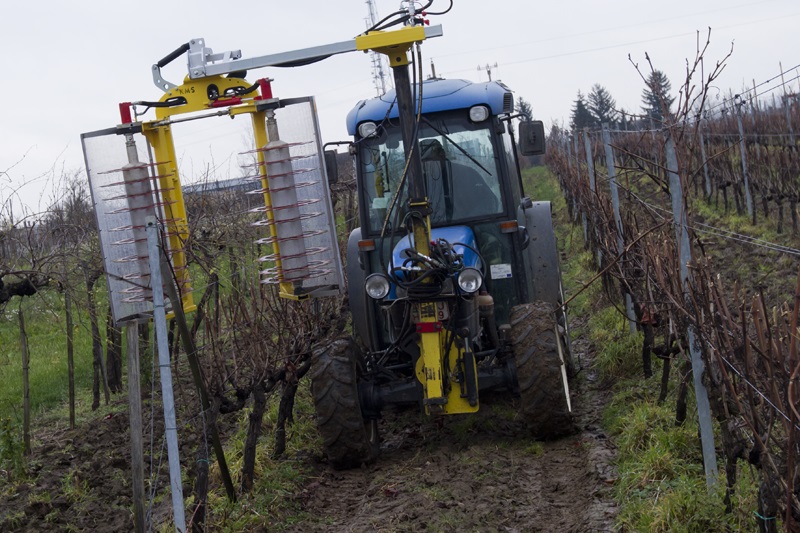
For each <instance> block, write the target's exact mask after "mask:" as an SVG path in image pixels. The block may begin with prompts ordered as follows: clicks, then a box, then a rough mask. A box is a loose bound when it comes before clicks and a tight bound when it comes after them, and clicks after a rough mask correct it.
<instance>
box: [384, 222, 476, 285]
mask: <svg viewBox="0 0 800 533" xmlns="http://www.w3.org/2000/svg"><path fill="white" fill-rule="evenodd" d="M438 239H444V240H446V241H447V242H449V243H450V244H452V245H454V246H453V249H454V250H455V251H456V253H458V254H461V255H462V256H463V261H464V266H465V267H473V268H477V269H481V268H482V265H481V264H480V262H481V261H480V258H479V256H478V254H476V253H475V252H474V251H472V250H470V249H469V248H467V247H466V246H460V245H457V244H455V243H461V244H466V245H467V246H470V247H472V248H474V249H475V250H477V249H478V244H477V242H476V241H475V233H474V232H473V231H472V229H471V228H470V227H468V226H450V227H446V228H435V229H433V230H431V241H436V240H438ZM413 243H414V236H413V235H411V234H409V235H407V236H406V237H403V239H402V240H401V241H400V242H398V243H397V245H395V247H394V250H392V259H393V261H394V266H395V267H398V266H401V265H402V264H403V262H404V261H405V260H406V259H407V257H406V256H405V254H403V252H404V251H405V250H407V249H409V248H413V247H414V246H413ZM389 268H391V267H389V266H387V269H389ZM391 298H394V287H392V292H391Z"/></svg>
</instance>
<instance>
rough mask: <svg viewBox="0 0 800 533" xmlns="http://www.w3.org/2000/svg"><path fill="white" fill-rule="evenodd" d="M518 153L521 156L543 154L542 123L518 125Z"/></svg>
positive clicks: (532, 121)
mask: <svg viewBox="0 0 800 533" xmlns="http://www.w3.org/2000/svg"><path fill="white" fill-rule="evenodd" d="M519 151H520V153H521V154H522V155H542V154H543V153H544V123H543V122H542V121H541V120H531V121H525V122H520V123H519Z"/></svg>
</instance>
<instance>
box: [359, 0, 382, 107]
mask: <svg viewBox="0 0 800 533" xmlns="http://www.w3.org/2000/svg"><path fill="white" fill-rule="evenodd" d="M366 4H367V8H368V9H369V16H368V17H367V18H365V19H364V20H365V21H366V23H367V29H369V28H371V27H373V26H374V25H375V24H377V22H378V8H377V7H375V0H366ZM369 56H370V61H371V63H372V84H373V85H374V86H375V91H377V93H378V96H381V95H382V94H386V77H387V76H386V68H385V60H384V58H383V54H380V53H378V52H376V51H374V50H373V51H372V52H370V53H369Z"/></svg>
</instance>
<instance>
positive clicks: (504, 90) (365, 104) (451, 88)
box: [347, 78, 514, 135]
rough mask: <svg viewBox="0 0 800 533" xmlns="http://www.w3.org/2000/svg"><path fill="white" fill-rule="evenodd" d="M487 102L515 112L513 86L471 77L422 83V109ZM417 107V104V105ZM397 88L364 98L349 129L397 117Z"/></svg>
mask: <svg viewBox="0 0 800 533" xmlns="http://www.w3.org/2000/svg"><path fill="white" fill-rule="evenodd" d="M479 104H483V105H486V106H488V107H489V108H490V109H491V112H492V114H493V115H498V114H500V113H512V112H513V111H514V96H513V94H512V93H511V89H509V88H508V87H506V86H505V85H503V84H502V83H501V82H498V81H490V82H485V83H473V82H470V81H467V80H443V79H438V78H437V79H430V80H426V81H424V82H423V83H422V113H423V114H426V113H435V112H437V111H449V110H451V109H468V108H470V107H472V106H474V105H479ZM414 109H415V110H416V105H415V107H414ZM397 116H398V110H397V101H396V96H395V90H394V89H392V90H390V91H388V92H387V93H386V94H384V95H383V96H379V97H378V98H373V99H371V100H362V101H361V102H359V103H358V104H356V106H355V107H354V108H353V109H352V110H351V111H350V113H348V115H347V131H348V133H349V134H350V135H355V134H356V128H357V127H358V125H359V124H360V123H361V122H364V121H365V120H370V121H372V122H376V123H380V122H382V121H383V120H386V119H387V118H388V119H393V118H397Z"/></svg>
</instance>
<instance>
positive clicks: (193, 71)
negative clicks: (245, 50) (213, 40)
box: [189, 38, 242, 79]
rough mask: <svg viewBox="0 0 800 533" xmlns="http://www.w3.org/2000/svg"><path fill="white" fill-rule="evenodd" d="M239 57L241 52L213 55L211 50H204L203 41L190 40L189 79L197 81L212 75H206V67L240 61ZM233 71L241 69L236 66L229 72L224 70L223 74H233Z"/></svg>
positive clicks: (232, 51)
mask: <svg viewBox="0 0 800 533" xmlns="http://www.w3.org/2000/svg"><path fill="white" fill-rule="evenodd" d="M241 57H242V51H241V50H229V51H227V52H222V53H220V54H215V53H214V50H212V49H211V48H206V40H205V39H203V38H199V39H192V40H191V41H189V77H190V78H192V79H197V78H203V77H205V76H208V75H212V74H206V67H207V65H209V64H212V65H214V66H221V65H225V64H226V63H230V62H231V61H234V60H236V59H241ZM235 70H241V69H239V68H238V66H237V67H234V68H232V69H230V70H226V72H225V73H226V74H227V73H228V72H233V71H235Z"/></svg>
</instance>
